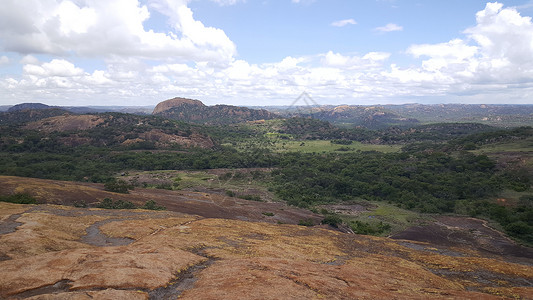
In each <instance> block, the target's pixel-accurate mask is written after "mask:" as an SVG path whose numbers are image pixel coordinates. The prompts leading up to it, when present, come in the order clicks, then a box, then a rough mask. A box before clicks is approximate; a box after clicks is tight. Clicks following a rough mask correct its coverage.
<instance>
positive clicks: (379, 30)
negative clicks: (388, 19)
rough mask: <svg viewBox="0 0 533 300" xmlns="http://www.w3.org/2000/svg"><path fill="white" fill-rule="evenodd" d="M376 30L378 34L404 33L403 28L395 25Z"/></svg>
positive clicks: (390, 24) (391, 24)
mask: <svg viewBox="0 0 533 300" xmlns="http://www.w3.org/2000/svg"><path fill="white" fill-rule="evenodd" d="M374 30H375V31H378V32H392V31H402V30H403V27H402V26H400V25H397V24H394V23H389V24H387V25H385V26H381V27H376V28H375V29H374Z"/></svg>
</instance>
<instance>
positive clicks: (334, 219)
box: [322, 215, 342, 228]
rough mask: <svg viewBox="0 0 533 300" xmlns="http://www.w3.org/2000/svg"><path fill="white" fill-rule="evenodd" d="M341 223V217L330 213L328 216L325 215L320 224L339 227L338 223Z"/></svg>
mask: <svg viewBox="0 0 533 300" xmlns="http://www.w3.org/2000/svg"><path fill="white" fill-rule="evenodd" d="M341 223H342V219H341V218H340V217H338V216H334V215H330V216H327V217H325V218H324V219H323V220H322V224H327V225H331V226H333V227H335V228H338V227H339V224H341Z"/></svg>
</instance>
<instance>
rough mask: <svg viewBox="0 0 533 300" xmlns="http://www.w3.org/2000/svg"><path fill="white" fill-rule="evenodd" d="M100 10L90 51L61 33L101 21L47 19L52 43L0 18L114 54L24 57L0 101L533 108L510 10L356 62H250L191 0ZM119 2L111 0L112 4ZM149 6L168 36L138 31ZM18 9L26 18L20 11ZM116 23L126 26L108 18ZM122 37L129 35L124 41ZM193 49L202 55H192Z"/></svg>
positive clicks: (333, 56)
mask: <svg viewBox="0 0 533 300" xmlns="http://www.w3.org/2000/svg"><path fill="white" fill-rule="evenodd" d="M27 1H31V0H27ZM58 1H59V0H42V3H46V4H47V5H49V7H52V8H54V9H56V8H57V7H59V6H58V5H55V6H54V5H52V4H54V3H56V4H57V3H59V2H58ZM122 1H126V0H122ZM38 2H39V1H37V2H35V3H37V4H36V5H39V3H38ZM98 2H99V4H98V5H101V6H97V5H93V6H90V8H92V9H94V11H95V13H96V16H97V17H98V18H100V19H101V20H103V22H104V23H105V24H107V25H106V26H110V25H111V24H115V25H116V26H115V27H113V26H110V27H108V28H113V29H110V30H109V31H103V32H102V34H103V35H105V37H95V40H91V39H88V40H84V41H85V43H91V45H89V44H87V45H83V46H77V45H74V46H72V45H73V44H74V42H73V41H69V39H67V38H66V37H65V36H64V35H68V36H69V37H70V38H72V39H74V40H76V38H77V37H80V40H81V37H84V38H85V37H89V36H94V35H95V34H96V33H97V31H96V28H94V27H95V26H96V27H98V28H100V27H99V26H103V25H100V19H99V21H98V22H97V24H98V25H94V24H93V25H91V24H92V23H91V22H90V18H87V20H89V21H87V22H85V21H84V22H82V23H83V24H80V25H76V26H79V27H75V26H74V27H69V28H71V30H66V31H68V33H65V32H64V30H63V29H61V26H60V24H61V23H62V21H60V19H59V18H55V19H54V18H52V19H53V21H54V22H56V23H54V24H56V25H57V26H55V27H54V28H55V29H56V31H55V32H56V34H57V35H58V36H54V35H50V36H48V35H46V34H45V33H46V32H45V33H42V32H39V31H34V29H35V28H41V29H43V30H44V29H46V28H45V27H46V26H44V25H42V24H41V23H42V22H41V21H39V22H36V24H37V25H38V26H37V25H36V27H35V28H32V27H31V26H30V27H27V26H26V25H27V24H26V23H25V22H24V20H13V22H15V23H14V25H13V27H12V28H11V29H6V28H5V27H3V25H2V24H4V23H3V19H2V18H1V16H0V35H2V37H4V36H6V35H7V36H9V34H7V33H6V30H7V31H10V32H11V33H12V36H14V32H19V33H20V34H21V36H22V38H21V39H22V40H24V39H25V38H24V36H26V35H32V34H35V36H36V37H41V40H42V41H45V44H43V45H44V46H45V47H44V49H55V48H54V47H59V48H61V49H63V48H64V49H67V50H69V51H74V52H75V54H80V53H87V55H89V54H93V53H100V52H102V51H104V50H106V49H107V50H109V53H110V54H109V55H106V56H105V67H102V68H100V69H99V70H90V71H87V70H85V67H83V66H82V64H81V63H77V62H76V59H75V58H71V56H68V57H67V56H65V57H60V56H53V57H51V56H46V55H44V56H43V55H35V56H33V55H26V56H23V57H22V58H21V59H20V63H21V64H22V65H23V73H22V74H21V75H20V76H11V77H10V76H7V77H6V76H3V77H1V78H0V99H14V100H10V101H16V103H20V102H22V101H35V100H39V101H46V100H49V101H48V102H47V103H50V104H59V105H60V104H70V103H71V102H72V101H74V100H76V101H80V102H78V103H83V102H82V101H85V103H91V104H94V105H96V104H97V103H96V101H105V102H99V103H98V104H107V105H112V104H118V105H125V104H128V105H143V104H146V105H150V104H156V103H157V102H159V101H161V100H164V99H168V98H172V97H175V96H182V97H191V98H196V99H201V100H203V101H204V102H206V103H208V104H214V103H229V104H232V103H233V104H250V105H257V104H260V105H269V104H290V103H291V102H292V100H294V98H295V97H296V96H298V95H299V94H300V93H301V92H302V90H307V91H308V92H309V93H310V94H311V95H312V96H313V98H314V99H315V100H317V102H319V103H327V102H328V101H330V102H331V101H336V102H337V103H339V102H343V103H346V102H351V103H359V104H370V103H373V102H374V103H375V102H376V101H381V102H382V103H383V102H388V103H389V102H394V101H400V102H401V101H402V100H405V99H408V100H409V101H417V100H416V99H417V98H416V97H422V98H424V97H437V98H438V97H440V98H438V99H443V101H445V102H453V101H456V99H458V98H454V97H462V98H460V99H461V100H460V101H462V102H467V101H476V102H480V101H482V102H488V103H490V102H499V103H502V102H504V103H512V102H516V103H519V102H522V103H524V102H529V103H531V99H532V98H531V97H532V96H533V23H532V21H531V18H529V17H523V16H520V14H519V13H518V12H517V11H516V10H515V9H514V8H504V7H503V6H502V5H501V4H498V3H489V4H487V6H486V7H485V9H483V10H482V11H480V12H479V13H478V14H477V15H476V21H477V23H476V25H475V26H472V27H471V28H468V29H466V30H465V31H464V33H463V34H462V35H461V36H458V37H457V38H455V39H452V40H450V41H443V42H440V43H435V44H419V45H411V46H410V47H408V48H407V49H406V50H405V52H404V53H393V54H391V53H387V52H380V51H372V52H368V53H361V54H357V53H355V54H354V53H339V52H336V51H333V50H332V51H328V52H326V53H319V54H315V55H309V56H287V57H285V58H284V59H282V60H280V61H278V62H274V63H265V64H252V63H249V62H247V61H244V60H237V59H235V58H234V55H235V46H234V45H233V43H232V42H231V41H230V40H229V38H227V36H226V35H225V34H224V32H223V31H221V30H219V29H216V28H209V27H206V26H204V25H203V24H202V23H200V22H198V21H197V20H195V19H194V17H193V15H192V11H191V10H190V9H189V8H188V7H187V5H186V4H187V1H186V0H181V1H179V0H178V1H165V0H153V1H151V2H149V4H148V5H149V6H148V7H144V6H140V5H137V4H138V3H136V2H135V1H131V0H130V1H128V3H129V4H128V5H129V6H127V7H128V8H129V9H130V11H129V12H124V11H123V12H121V13H116V12H113V11H105V12H104V11H103V10H102V9H101V8H102V7H103V6H104V4H103V3H108V2H103V1H98ZM6 3H7V4H8V5H10V7H11V8H12V7H13V6H14V5H16V4H13V3H14V2H12V1H7V2H6ZM72 3H76V4H77V5H78V6H77V7H78V9H77V10H76V12H77V13H80V14H87V15H90V13H88V11H86V10H83V9H84V8H87V7H89V6H83V5H81V4H80V3H84V2H82V1H81V0H79V1H72ZM120 3H121V2H120V1H119V0H112V1H109V5H119V4H120ZM131 3H134V4H135V3H136V4H135V5H131ZM125 7H126V6H125ZM114 8H117V7H114ZM54 9H50V10H47V11H49V12H48V13H47V14H48V15H53V14H54V13H55V10H54ZM153 10H157V11H159V12H161V13H165V15H166V16H168V20H169V25H170V26H172V32H170V33H155V32H150V31H146V30H145V29H144V27H143V26H142V20H146V19H147V18H148V17H149V13H150V11H153ZM13 13H14V14H15V15H17V16H19V17H22V18H24V16H21V15H20V14H17V11H14V12H13ZM0 14H2V12H0ZM121 16H122V18H126V16H130V17H131V18H129V19H127V20H125V19H121V20H113V17H117V18H118V17H121ZM38 19H39V18H38ZM41 19H42V18H40V19H39V20H41ZM17 22H18V23H17ZM50 22H52V21H50ZM65 22H66V21H65ZM39 24H41V25H39ZM2 30H3V31H2ZM124 33H130V34H129V35H126V36H121V34H124ZM111 37H116V40H114V39H112V38H111ZM22 40H20V41H22ZM17 41H18V42H20V41H19V40H13V41H11V44H10V45H14V44H13V43H14V42H17ZM24 41H25V42H27V41H26V40H24ZM32 43H33V42H32ZM100 43H104V44H102V45H100ZM106 43H107V44H106ZM20 45H23V43H22V44H19V46H20ZM91 47H92V48H91ZM130 47H138V49H129V48H130ZM195 51H197V52H198V53H192V52H195ZM21 53H23V54H25V53H27V52H21ZM164 53H167V54H168V55H166V54H165V55H163V54H164ZM403 54H407V55H409V56H411V57H412V58H413V59H414V61H413V62H412V63H411V65H409V66H400V65H399V64H394V62H390V60H391V57H392V58H396V57H397V56H399V55H403ZM37 57H39V58H40V59H41V60H39V59H38V58H37ZM72 57H75V56H72ZM146 58H150V60H146ZM152 58H154V59H152ZM0 60H1V58H0ZM398 99H399V100H398ZM53 101H55V102H53ZM88 101H89V102H88ZM113 101H114V102H113ZM258 101H260V102H258Z"/></svg>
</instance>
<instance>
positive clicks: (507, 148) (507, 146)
mask: <svg viewBox="0 0 533 300" xmlns="http://www.w3.org/2000/svg"><path fill="white" fill-rule="evenodd" d="M473 152H475V153H476V152H477V153H493V152H531V153H533V137H528V138H526V139H521V140H516V141H511V142H503V143H493V144H488V145H483V146H481V147H480V148H479V149H478V150H475V151H473Z"/></svg>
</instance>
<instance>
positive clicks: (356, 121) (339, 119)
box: [272, 105, 420, 129]
mask: <svg viewBox="0 0 533 300" xmlns="http://www.w3.org/2000/svg"><path fill="white" fill-rule="evenodd" d="M272 111H273V112H276V113H279V114H281V115H283V116H286V117H306V118H309V117H310V118H313V119H318V120H322V121H327V122H330V123H332V124H336V125H341V126H349V127H353V126H355V127H362V128H368V129H383V128H387V127H390V126H399V127H411V126H416V125H418V124H419V123H420V122H419V121H418V120H417V119H416V118H411V117H404V116H402V115H400V114H398V113H395V112H392V111H391V110H389V109H387V108H386V107H385V106H360V105H339V106H331V105H326V106H308V107H291V108H286V109H285V110H283V109H282V108H279V107H277V108H273V110H272Z"/></svg>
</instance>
